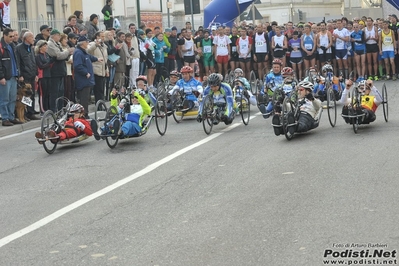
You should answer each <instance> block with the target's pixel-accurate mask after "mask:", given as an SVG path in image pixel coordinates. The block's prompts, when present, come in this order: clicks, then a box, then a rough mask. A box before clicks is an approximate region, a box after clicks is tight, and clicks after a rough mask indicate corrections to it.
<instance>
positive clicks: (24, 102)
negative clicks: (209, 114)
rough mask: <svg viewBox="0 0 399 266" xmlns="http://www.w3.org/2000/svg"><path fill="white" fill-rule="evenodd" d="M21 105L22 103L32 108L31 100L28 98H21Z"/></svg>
mask: <svg viewBox="0 0 399 266" xmlns="http://www.w3.org/2000/svg"><path fill="white" fill-rule="evenodd" d="M21 103H23V104H25V105H27V106H29V107H32V99H31V98H29V97H26V96H23V97H22V100H21Z"/></svg>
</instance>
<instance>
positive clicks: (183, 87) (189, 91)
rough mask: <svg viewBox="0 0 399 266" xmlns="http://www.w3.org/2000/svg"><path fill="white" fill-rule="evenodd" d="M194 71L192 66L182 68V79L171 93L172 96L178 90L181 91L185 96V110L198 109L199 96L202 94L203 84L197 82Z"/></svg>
mask: <svg viewBox="0 0 399 266" xmlns="http://www.w3.org/2000/svg"><path fill="white" fill-rule="evenodd" d="M193 72H194V71H193V69H192V68H191V67H190V66H184V67H182V68H181V70H180V73H181V75H182V78H181V79H180V80H178V81H177V82H176V85H175V86H174V87H173V89H171V90H170V91H169V94H170V95H174V92H175V91H176V90H180V92H182V93H183V95H184V103H183V107H184V108H189V109H193V108H198V106H199V103H198V98H197V97H198V96H199V95H200V94H202V92H203V87H202V83H201V82H199V81H198V80H196V79H195V78H194V77H193V76H192V74H193Z"/></svg>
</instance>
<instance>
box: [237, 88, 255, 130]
mask: <svg viewBox="0 0 399 266" xmlns="http://www.w3.org/2000/svg"><path fill="white" fill-rule="evenodd" d="M233 98H234V100H235V104H234V105H235V109H236V114H240V115H241V119H242V122H243V123H244V125H248V123H249V118H250V116H251V103H250V102H249V94H248V90H247V88H245V86H244V85H243V84H242V83H241V82H239V81H236V84H235V86H234V89H233Z"/></svg>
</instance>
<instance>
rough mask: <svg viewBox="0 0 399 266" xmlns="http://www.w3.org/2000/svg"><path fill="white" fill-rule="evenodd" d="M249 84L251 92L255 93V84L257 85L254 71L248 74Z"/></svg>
mask: <svg viewBox="0 0 399 266" xmlns="http://www.w3.org/2000/svg"><path fill="white" fill-rule="evenodd" d="M249 84H250V85H251V92H252V94H254V95H255V94H256V86H257V80H256V74H255V71H253V70H252V71H251V73H250V75H249Z"/></svg>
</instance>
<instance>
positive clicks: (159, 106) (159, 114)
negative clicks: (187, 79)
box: [154, 96, 168, 136]
mask: <svg viewBox="0 0 399 266" xmlns="http://www.w3.org/2000/svg"><path fill="white" fill-rule="evenodd" d="M154 115H155V124H156V126H157V130H158V133H159V135H161V136H163V135H165V133H166V129H167V128H168V110H167V106H166V102H165V100H164V99H163V97H162V96H159V97H158V99H157V103H156V105H155V112H154Z"/></svg>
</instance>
